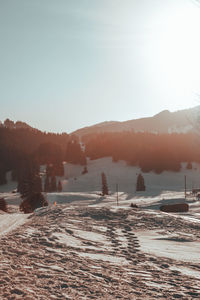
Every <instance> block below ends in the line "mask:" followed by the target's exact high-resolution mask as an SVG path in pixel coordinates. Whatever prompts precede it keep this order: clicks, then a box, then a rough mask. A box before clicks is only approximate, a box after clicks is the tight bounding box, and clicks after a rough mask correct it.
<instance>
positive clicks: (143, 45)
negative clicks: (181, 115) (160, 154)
mask: <svg viewBox="0 0 200 300" xmlns="http://www.w3.org/2000/svg"><path fill="white" fill-rule="evenodd" d="M199 53H200V5H198V1H195V0H34V1H33V0H0V107H1V109H0V120H1V121H3V120H5V119H6V118H10V119H12V120H14V121H17V120H21V121H24V122H27V123H28V124H30V125H31V126H33V127H35V128H38V129H41V130H45V131H53V132H68V133H70V132H72V131H74V130H76V129H78V128H82V127H85V126H90V125H93V124H96V123H99V122H104V121H125V120H131V119H136V118H141V117H148V116H152V115H154V114H156V113H158V112H160V111H162V110H165V109H168V110H170V111H176V110H180V109H185V108H189V107H193V106H196V105H199V101H200V98H199V95H200V54H199Z"/></svg>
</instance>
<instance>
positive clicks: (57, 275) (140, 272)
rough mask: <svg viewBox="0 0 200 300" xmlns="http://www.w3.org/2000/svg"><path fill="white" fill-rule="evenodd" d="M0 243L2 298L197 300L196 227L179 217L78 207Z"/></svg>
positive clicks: (45, 212) (35, 221)
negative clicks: (179, 299) (177, 299)
mask: <svg viewBox="0 0 200 300" xmlns="http://www.w3.org/2000/svg"><path fill="white" fill-rule="evenodd" d="M13 216H15V214H14V215H13ZM0 238H1V250H0V256H1V268H0V276H1V279H0V286H1V288H0V299H141V298H144V299H175V298H181V299H194V298H196V299H199V298H200V267H199V262H200V260H199V250H200V248H199V240H200V223H199V222H193V221H191V220H187V219H185V218H184V216H183V217H181V216H178V215H176V216H173V215H169V214H164V213H158V212H157V213H156V212H152V211H143V210H140V209H139V210H134V209H131V208H130V207H124V208H119V207H118V208H117V207H116V206H112V205H109V206H107V205H106V202H105V203H104V206H103V205H102V204H100V205H98V204H96V205H82V206H80V205H79V204H78V202H77V203H76V204H75V203H73V204H64V205H57V206H51V207H48V208H44V209H40V210H38V211H36V212H35V213H34V214H32V215H31V216H29V218H28V219H27V220H26V222H25V223H24V224H23V225H22V226H21V227H18V228H16V229H15V230H13V231H10V232H9V233H7V234H4V235H2V236H1V237H0ZM172 250H173V251H172ZM188 251H191V257H190V258H189V256H190V254H189V253H187V252H188ZM184 252H185V253H184Z"/></svg>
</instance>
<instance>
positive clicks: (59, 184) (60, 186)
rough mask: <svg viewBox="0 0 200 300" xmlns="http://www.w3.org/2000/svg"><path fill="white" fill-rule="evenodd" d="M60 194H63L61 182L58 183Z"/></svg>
mask: <svg viewBox="0 0 200 300" xmlns="http://www.w3.org/2000/svg"><path fill="white" fill-rule="evenodd" d="M57 190H58V192H62V183H61V181H60V180H59V181H58V188H57Z"/></svg>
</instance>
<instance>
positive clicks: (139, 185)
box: [136, 174, 146, 192]
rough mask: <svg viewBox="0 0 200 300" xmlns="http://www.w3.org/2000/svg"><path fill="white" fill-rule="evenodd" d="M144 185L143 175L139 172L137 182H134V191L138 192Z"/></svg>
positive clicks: (143, 188)
mask: <svg viewBox="0 0 200 300" xmlns="http://www.w3.org/2000/svg"><path fill="white" fill-rule="evenodd" d="M145 190H146V187H145V184H144V177H143V176H142V174H139V175H138V177H137V183H136V191H137V192H140V191H145Z"/></svg>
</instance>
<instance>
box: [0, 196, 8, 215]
mask: <svg viewBox="0 0 200 300" xmlns="http://www.w3.org/2000/svg"><path fill="white" fill-rule="evenodd" d="M0 210H3V211H5V212H7V211H8V208H7V203H6V201H5V199H4V198H0Z"/></svg>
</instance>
